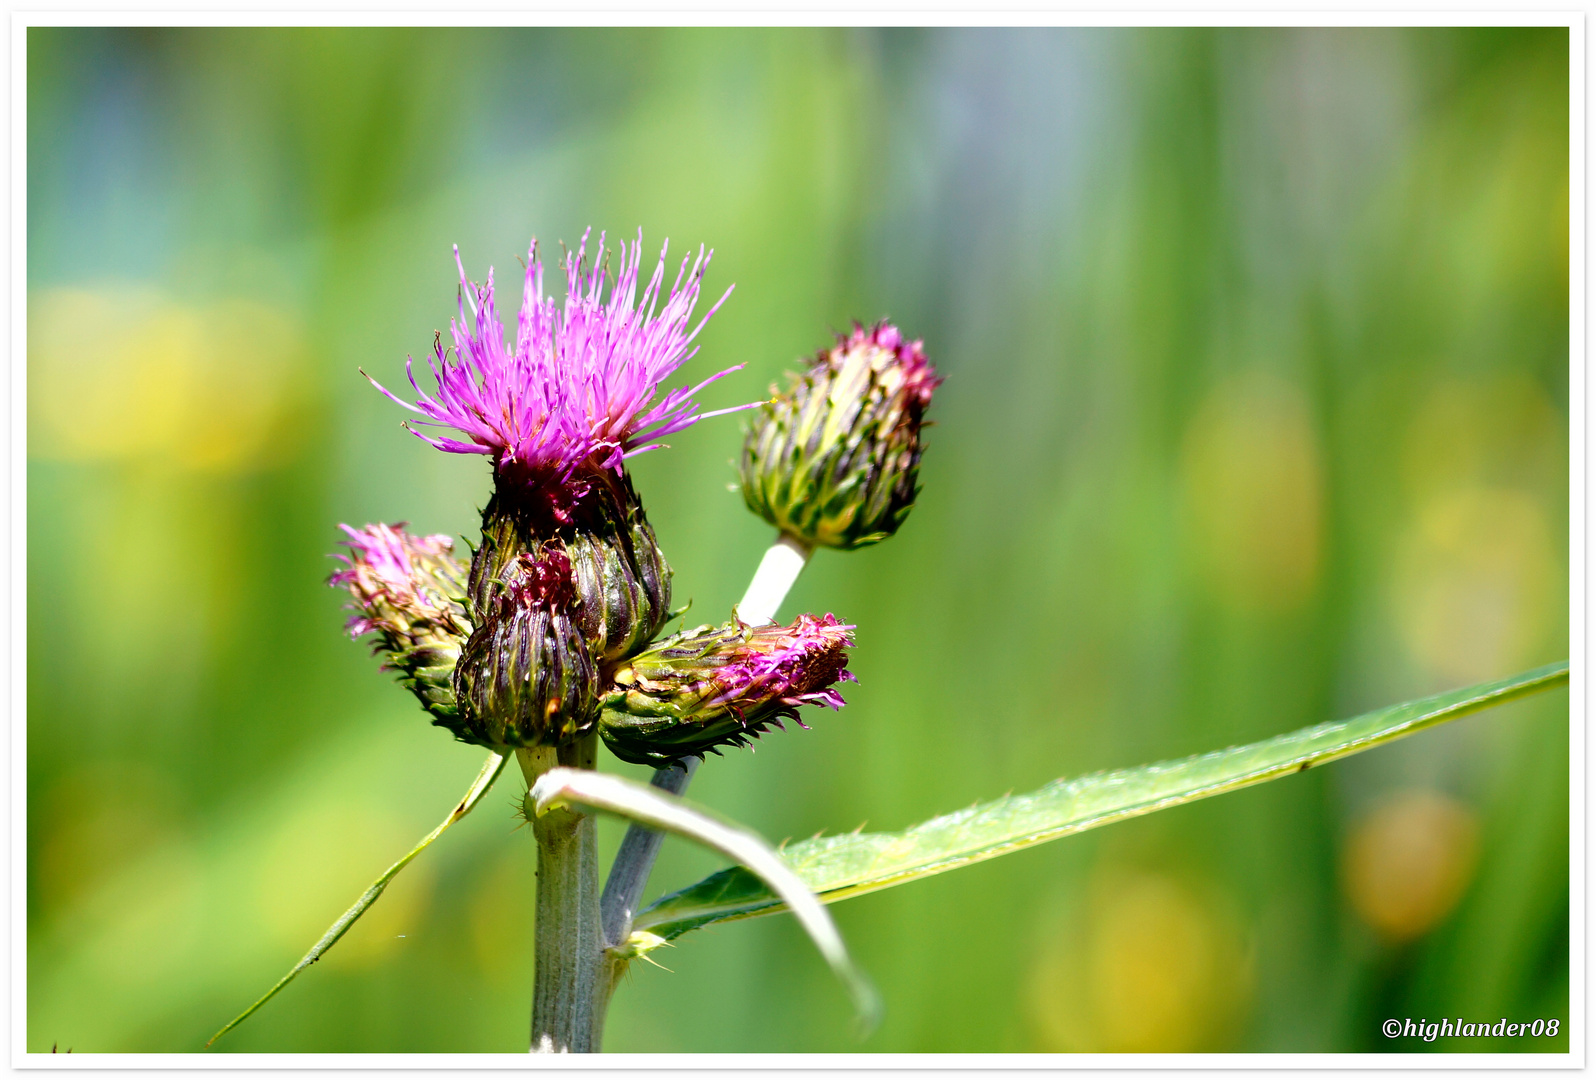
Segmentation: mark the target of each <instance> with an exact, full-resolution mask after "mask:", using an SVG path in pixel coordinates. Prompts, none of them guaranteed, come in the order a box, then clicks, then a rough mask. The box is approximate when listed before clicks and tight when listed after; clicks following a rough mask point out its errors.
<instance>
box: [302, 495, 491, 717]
mask: <svg viewBox="0 0 1596 1080" xmlns="http://www.w3.org/2000/svg"><path fill="white" fill-rule="evenodd" d="M340 527H341V528H342V529H343V530H344V532H346V533H347V534H348V535H349V539H348V540H346V541H344V543H346V544H347V545H348V546H349V552H350V553H349V554H348V555H340V556H338V557H339V558H340V559H342V560H343V561H344V562H345V563H347V564H348V566H347V567H346V568H345V569H343V570H340V571H338V572H337V573H335V574H333V576H332V577H331V578H330V579H329V581H328V584H330V585H334V586H344V587H346V588H348V590H349V593H350V595H351V596H353V597H354V603H353V604H351V605H349V606H350V607H351V608H352V609H353V610H354V612H355V614H354V615H353V616H352V617H351V618H350V620H349V626H348V629H349V633H350V636H351V637H359V636H360V635H361V634H366V633H374V634H376V635H377V641H376V651H377V652H382V653H387V654H388V660H387V662H386V663H385V664H384V665H383V666H384V667H387V668H392V669H394V670H396V671H398V672H399V673H400V676H399V681H400V682H401V683H402V684H403V685H404V686H405V687H406V688H407V689H409V690H410V691H411V692H412V693H414V694H415V695H416V697H418V698H420V699H421V705H422V707H423V708H424V709H426V710H427V712H429V713H431V714H432V717H433V721H432V722H433V723H434V724H438V725H441V726H444V727H450V728H452V727H453V726H454V725H455V724H456V723H457V722H458V718H459V710H458V708H457V707H456V704H455V697H454V683H453V677H454V668H455V663H456V661H457V660H458V659H459V656H460V647H461V645H462V644H464V642H465V640H466V638H467V637H468V636H469V635H470V633H471V624H470V622H469V621H468V620H467V618H466V613H465V606H464V604H463V603H462V596H463V594H464V591H465V573H464V571H465V568H464V567H462V566H461V565H460V563H459V562H457V561H456V560H455V558H454V556H453V555H452V554H451V552H452V550H453V548H454V542H453V541H452V540H450V539H449V538H448V537H447V536H412V535H410V534H409V533H407V532H405V529H404V525H403V523H400V524H398V525H382V524H377V525H367V526H366V527H365V528H364V529H352V528H350V527H349V526H348V525H343V526H340Z"/></svg>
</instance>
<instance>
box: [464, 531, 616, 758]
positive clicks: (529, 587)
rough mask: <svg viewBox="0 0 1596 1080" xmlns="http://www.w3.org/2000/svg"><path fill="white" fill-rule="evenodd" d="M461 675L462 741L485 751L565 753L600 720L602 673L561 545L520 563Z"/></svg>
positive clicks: (497, 596) (512, 566)
mask: <svg viewBox="0 0 1596 1080" xmlns="http://www.w3.org/2000/svg"><path fill="white" fill-rule="evenodd" d="M500 586H501V587H500V588H499V589H497V590H496V591H495V593H494V595H493V597H492V598H491V600H490V601H489V603H488V606H487V610H486V611H485V612H484V613H483V617H482V621H481V624H480V625H479V626H478V627H477V628H476V630H475V632H474V633H472V635H471V637H470V639H469V640H467V641H466V643H465V646H464V649H463V650H462V652H461V654H460V663H459V665H458V666H457V667H456V668H455V674H454V691H455V696H456V698H457V699H458V701H459V703H460V707H459V710H458V712H459V724H458V726H457V727H455V728H454V729H453V730H454V733H455V735H456V736H457V737H458V738H460V739H462V740H464V741H466V742H472V743H478V744H480V745H482V746H488V747H494V748H502V747H512V746H561V745H564V744H566V743H569V742H571V741H572V740H574V739H577V738H579V737H581V736H582V735H585V734H587V733H588V732H589V731H591V730H592V728H593V723H594V720H595V719H596V714H595V707H596V705H597V702H598V691H599V683H598V668H597V665H596V664H595V663H594V661H593V657H592V654H591V653H590V652H589V650H588V647H587V642H586V640H585V638H584V637H583V635H582V631H581V628H580V626H579V625H578V624H577V620H576V617H575V615H574V613H573V608H574V607H575V606H576V602H577V597H576V587H575V583H574V580H573V577H572V573H571V563H570V560H569V559H567V558H566V556H565V553H564V552H563V551H562V550H561V549H560V547H559V545H558V544H556V543H550V544H547V545H545V547H544V548H543V550H542V552H541V554H540V555H539V556H537V557H534V556H533V555H531V554H530V553H526V552H523V553H521V554H519V555H517V556H516V557H515V558H514V559H513V560H512V561H511V562H510V563H509V565H508V566H506V567H505V568H504V571H503V573H502V575H501V578H500Z"/></svg>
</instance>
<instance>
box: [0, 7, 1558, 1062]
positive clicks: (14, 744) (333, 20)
mask: <svg viewBox="0 0 1596 1080" xmlns="http://www.w3.org/2000/svg"><path fill="white" fill-rule="evenodd" d="M511 2H513V0H507V2H506V3H505V4H504V6H502V7H501V6H498V5H495V4H481V3H480V0H479V5H478V6H477V7H476V8H475V9H473V10H470V11H458V12H444V11H439V10H437V9H426V8H420V7H417V8H407V7H404V6H401V5H399V4H379V3H372V4H368V5H361V6H358V7H346V8H342V9H339V10H326V11H315V10H297V11H296V10H287V9H285V8H266V7H258V8H252V9H237V10H231V11H216V10H212V9H207V8H205V7H203V6H199V5H195V6H186V7H170V8H163V9H151V8H139V7H135V6H133V5H132V4H127V3H114V2H113V3H107V4H105V5H104V6H102V7H100V8H98V9H96V10H92V11H90V10H81V9H79V10H67V9H58V10H52V9H40V8H35V9H31V10H14V11H13V12H12V15H11V49H10V65H11V72H10V75H11V78H10V87H11V132H10V134H11V260H10V264H9V266H10V276H11V282H10V285H11V290H10V292H11V307H10V314H11V336H10V342H11V373H10V374H11V379H10V390H11V401H10V412H11V431H10V433H9V435H10V440H9V450H10V455H11V460H10V463H9V465H10V468H9V469H8V470H7V473H6V477H7V481H8V482H7V484H6V488H7V490H6V494H7V495H8V497H9V503H10V508H11V529H10V532H9V545H8V546H9V554H10V556H11V576H10V578H9V586H10V587H9V590H8V596H7V599H8V601H9V605H10V619H9V621H8V622H7V623H6V631H7V634H8V636H9V638H10V640H9V642H0V647H5V646H9V648H7V649H6V656H7V657H8V658H9V665H10V705H11V732H10V735H11V738H10V741H9V743H8V749H9V752H10V755H11V761H10V769H9V775H10V778H11V798H10V809H11V830H10V856H11V858H10V866H11V891H10V909H11V920H10V925H11V939H10V942H9V952H10V959H11V978H10V980H9V983H8V984H7V991H8V996H9V997H10V1001H9V1006H10V1008H9V1009H8V1010H7V1013H8V1017H9V1020H10V1031H9V1036H10V1039H9V1043H10V1049H11V1053H10V1055H9V1064H10V1067H11V1068H13V1069H15V1068H29V1069H128V1068H132V1069H158V1070H163V1071H165V1070H172V1071H189V1070H201V1071H212V1072H218V1073H220V1072H223V1071H231V1070H234V1069H252V1070H266V1071H269V1072H276V1071H278V1070H283V1071H287V1070H293V1071H295V1072H299V1071H303V1070H307V1069H313V1070H327V1071H331V1070H340V1071H341V1070H346V1069H383V1070H395V1071H398V1070H404V1071H411V1070H417V1071H422V1072H428V1073H430V1072H439V1073H442V1072H455V1071H459V1070H462V1069H530V1070H538V1071H542V1070H548V1069H553V1070H560V1071H566V1070H570V1071H583V1072H585V1071H592V1070H604V1071H612V1072H613V1071H626V1072H630V1071H633V1070H642V1069H650V1070H652V1069H692V1070H695V1071H697V1070H715V1071H724V1070H732V1071H736V1072H740V1073H741V1072H754V1071H762V1070H766V1069H778V1068H779V1069H783V1070H796V1071H797V1072H799V1073H807V1072H813V1071H821V1070H824V1071H826V1072H828V1073H829V1072H833V1071H835V1070H838V1069H848V1070H865V1069H869V1070H875V1069H914V1070H916V1071H919V1070H925V1071H932V1070H936V1071H941V1070H951V1071H959V1072H970V1071H982V1072H985V1071H990V1070H1000V1069H1001V1070H1007V1069H1027V1070H1030V1069H1062V1068H1065V1067H1068V1068H1070V1069H1072V1070H1074V1069H1091V1070H1113V1071H1116V1072H1117V1071H1121V1070H1131V1069H1134V1070H1151V1069H1157V1070H1164V1069H1226V1070H1248V1071H1251V1070H1283V1069H1301V1068H1313V1069H1329V1070H1335V1071H1349V1072H1350V1071H1353V1070H1356V1071H1359V1072H1362V1071H1364V1070H1366V1069H1390V1070H1394V1071H1395V1070H1402V1071H1407V1070H1415V1069H1426V1070H1431V1069H1438V1068H1439V1069H1448V1070H1450V1069H1512V1070H1515V1071H1517V1070H1529V1069H1567V1068H1580V1069H1583V1068H1584V1067H1585V1053H1586V1020H1587V1013H1586V1005H1587V998H1586V964H1585V955H1586V954H1585V945H1586V933H1585V931H1586V926H1585V918H1584V917H1585V914H1586V906H1585V905H1586V888H1585V873H1586V859H1585V840H1586V827H1585V826H1586V814H1587V810H1588V800H1587V798H1586V789H1585V780H1586V772H1587V768H1586V765H1587V763H1586V752H1587V751H1586V740H1585V732H1584V726H1583V724H1582V723H1580V722H1579V721H1580V720H1582V719H1583V718H1584V716H1585V715H1586V692H1587V683H1586V663H1585V661H1586V657H1587V652H1586V649H1587V647H1588V636H1587V633H1586V596H1587V593H1586V588H1587V584H1586V582H1587V579H1586V566H1587V556H1588V543H1589V540H1588V536H1587V530H1586V518H1585V514H1586V499H1585V490H1586V488H1585V484H1586V477H1587V458H1586V454H1587V452H1588V449H1587V440H1586V419H1587V416H1588V404H1589V403H1588V400H1587V394H1588V389H1587V380H1586V372H1585V367H1584V361H1585V357H1586V336H1585V335H1586V319H1585V314H1586V301H1587V299H1588V294H1587V288H1588V285H1587V272H1586V243H1585V240H1586V227H1587V226H1586V170H1585V153H1586V146H1585V116H1586V110H1585V103H1586V95H1587V86H1586V64H1585V60H1586V52H1587V48H1586V45H1587V32H1586V20H1585V15H1584V13H1583V12H1582V11H1566V10H1565V11H1557V10H1541V11H1509V10H1500V9H1495V10H1491V9H1479V10H1466V11H1461V12H1460V11H1457V10H1455V9H1448V8H1444V7H1442V6H1439V5H1436V6H1432V7H1419V8H1411V7H1410V8H1407V9H1404V10H1398V11H1352V10H1337V9H1326V8H1314V9H1302V10H1297V11H1280V10H1278V9H1276V8H1274V7H1273V6H1271V5H1269V4H1267V3H1255V4H1236V5H1233V6H1231V7H1230V8H1227V9H1223V10H1219V11H1215V10H1212V9H1207V8H1204V7H1203V5H1201V4H1200V3H1197V2H1194V0H1175V3H1173V4H1172V5H1171V7H1170V9H1169V10H1163V11H1148V10H1142V11H1139V12H1116V11H1101V10H1098V11H1072V10H1069V9H1067V8H1064V7H1061V6H1060V5H1058V4H1056V3H1053V4H1049V3H1032V4H1013V3H1012V2H1011V4H1010V6H1006V7H1002V8H991V9H977V8H973V7H967V6H963V5H955V4H952V3H947V2H944V3H936V4H933V3H926V2H914V0H904V2H900V3H885V4H884V3H881V2H880V0H877V2H876V3H875V4H873V5H871V6H869V7H860V6H853V5H849V4H847V3H846V2H845V0H827V2H825V3H816V4H814V5H811V6H806V7H779V6H767V7H763V8H760V9H758V10H749V8H748V6H747V5H746V4H744V3H739V2H737V0H718V2H706V0H699V2H698V4H696V5H695V6H693V7H688V8H684V7H680V6H677V5H673V4H672V3H670V2H669V0H636V2H635V3H634V4H632V5H628V6H624V7H623V6H599V5H591V6H573V5H570V4H566V5H561V6H558V7H554V6H549V7H537V8H529V7H527V6H520V5H517V6H511ZM103 25H118V26H212V25H248V26H340V25H349V26H388V25H406V26H501V25H509V26H663V25H687V26H713V25H784V26H909V25H913V26H942V27H953V26H1083V27H1100V26H1260V27H1302V26H1325V27H1341V26H1360V27H1361V26H1373V27H1378V26H1421V27H1430V26H1549V27H1550V26H1563V27H1567V28H1568V29H1569V97H1570V101H1569V234H1570V235H1569V313H1570V325H1569V351H1570V358H1569V425H1570V426H1569V453H1570V462H1569V466H1570V467H1569V485H1570V488H1569V589H1570V606H1569V616H1570V638H1569V646H1570V656H1571V661H1572V668H1571V673H1570V682H1569V715H1570V726H1569V768H1570V776H1569V841H1570V859H1569V912H1570V921H1571V925H1570V930H1569V950H1570V957H1569V1016H1568V1024H1569V1052H1568V1053H1566V1054H1528V1053H1501V1054H1493V1053H1458V1054H1446V1055H1427V1054H1406V1053H1404V1054H1396V1053H1392V1054H1381V1053H1368V1054H1168V1055H1158V1054H1124V1055H1114V1054H1074V1055H1064V1054H1058V1055H1054V1054H770V1055H757V1054H628V1055H603V1054H600V1055H594V1056H592V1057H567V1058H558V1059H550V1058H537V1057H531V1056H528V1055H522V1054H230V1055H225V1056H221V1055H209V1054H199V1053H196V1054H192V1055H189V1054H73V1055H71V1056H67V1055H64V1054H55V1055H52V1054H37V1053H28V1052H26V1051H25V1050H23V1049H21V1047H22V1046H23V1045H25V1040H26V1035H25V1033H26V1031H27V1019H26V992H27V910H26V901H25V897H26V882H27V858H26V836H27V826H26V822H27V816H26V815H27V799H26V780H27V725H26V722H25V720H24V717H25V716H26V707H27V691H26V673H27V657H26V646H27V529H26V515H27V460H26V459H27V435H26V431H27V427H26V419H27V365H26V362H25V358H26V355H27V31H28V28H29V27H33V26H103Z"/></svg>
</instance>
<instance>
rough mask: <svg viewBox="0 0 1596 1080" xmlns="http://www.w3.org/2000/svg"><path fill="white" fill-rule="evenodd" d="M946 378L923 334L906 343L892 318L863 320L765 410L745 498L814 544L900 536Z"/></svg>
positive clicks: (753, 433)
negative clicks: (927, 425)
mask: <svg viewBox="0 0 1596 1080" xmlns="http://www.w3.org/2000/svg"><path fill="white" fill-rule="evenodd" d="M941 381H942V380H941V378H940V377H939V376H938V375H937V373H936V371H935V370H933V368H932V367H931V364H930V363H929V362H928V361H927V360H926V357H925V352H924V350H923V349H922V347H921V342H919V341H913V342H905V341H904V340H903V337H902V335H901V334H900V333H899V332H898V328H897V327H895V326H893V325H891V324H890V323H881V324H880V325H878V326H876V327H874V328H873V329H870V330H866V329H864V328H863V327H862V326H858V325H857V324H856V325H855V327H854V331H853V333H852V334H850V335H848V336H847V337H839V338H838V341H837V344H836V345H835V346H833V347H832V348H831V349H829V350H826V351H824V352H822V353H820V354H819V355H818V356H816V357H815V359H814V360H813V361H812V362H811V363H810V366H809V369H808V370H807V371H805V372H803V373H802V374H801V375H798V376H796V377H795V378H794V379H793V382H792V385H791V387H790V388H789V390H788V392H787V393H786V394H781V395H777V396H776V397H775V399H774V400H773V401H771V402H769V403H767V404H765V405H764V406H762V407H761V410H760V412H759V413H758V414H756V416H757V418H756V419H755V420H754V421H753V423H752V425H751V426H750V428H749V430H748V434H747V438H746V439H745V441H744V443H743V457H742V463H741V469H740V472H741V478H742V489H743V501H745V502H746V503H747V504H748V508H749V509H750V510H752V511H754V512H755V513H756V514H759V515H760V516H762V517H763V518H764V519H765V520H766V521H769V522H770V523H771V524H772V525H774V526H776V527H777V528H778V529H781V530H782V531H783V532H786V533H789V534H791V535H792V536H794V537H796V538H798V539H799V540H802V541H803V542H804V543H806V544H809V545H810V546H812V547H813V546H817V545H823V546H826V547H834V548H842V549H844V550H848V549H852V548H859V547H864V546H865V545H867V544H873V543H876V542H877V541H879V540H884V539H886V538H887V537H889V536H891V535H892V534H893V533H894V532H896V531H897V530H898V526H900V525H902V524H903V521H904V519H905V518H906V517H908V515H909V510H910V509H911V508H912V507H913V506H914V499H915V495H916V493H917V491H918V488H917V487H916V482H917V479H918V476H919V471H920V453H921V449H922V447H921V443H920V426H921V423H922V419H923V417H924V414H925V410H926V408H927V406H929V405H930V404H931V392H932V391H933V390H935V389H936V387H937V385H938V384H939V383H940V382H941Z"/></svg>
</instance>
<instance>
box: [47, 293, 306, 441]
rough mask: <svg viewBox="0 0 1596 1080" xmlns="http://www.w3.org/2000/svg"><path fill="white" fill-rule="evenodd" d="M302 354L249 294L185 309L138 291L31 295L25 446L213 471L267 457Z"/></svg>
mask: <svg viewBox="0 0 1596 1080" xmlns="http://www.w3.org/2000/svg"><path fill="white" fill-rule="evenodd" d="M304 352H305V348H304V341H303V337H302V335H301V333H300V330H299V328H298V326H297V325H296V323H295V321H294V320H293V318H291V317H290V316H289V315H288V314H287V313H285V312H284V311H282V310H281V309H278V308H275V307H271V306H269V305H266V304H263V303H260V302H258V301H255V300H250V299H242V298H234V299H225V300H221V301H218V302H216V303H212V304H208V305H204V306H194V305H185V304H179V303H177V302H176V301H174V300H172V299H170V298H168V297H166V296H164V295H163V294H162V293H160V292H158V291H156V290H154V289H152V288H148V287H139V286H108V287H103V288H55V289H48V290H44V291H41V292H37V293H33V294H30V296H29V301H28V417H29V431H28V453H29V455H30V456H34V457H43V458H51V459H56V460H64V461H103V460H109V459H125V458H140V457H146V458H158V459H164V460H167V461H170V462H172V463H174V464H177V465H179V466H181V467H184V468H190V469H198V470H207V471H220V472H230V471H235V470H239V469H247V468H249V467H252V466H256V465H260V464H263V463H267V462H269V461H270V460H271V459H273V458H274V457H275V456H277V454H278V453H280V449H281V447H280V444H281V442H282V440H281V439H278V438H274V436H276V435H278V434H280V427H281V425H282V423H283V421H284V419H285V418H286V416H287V414H288V413H289V412H290V410H291V406H292V402H293V397H294V391H295V389H296V388H295V376H296V374H297V368H298V367H299V365H300V364H301V363H302V361H303V357H304ZM274 444H275V445H274Z"/></svg>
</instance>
